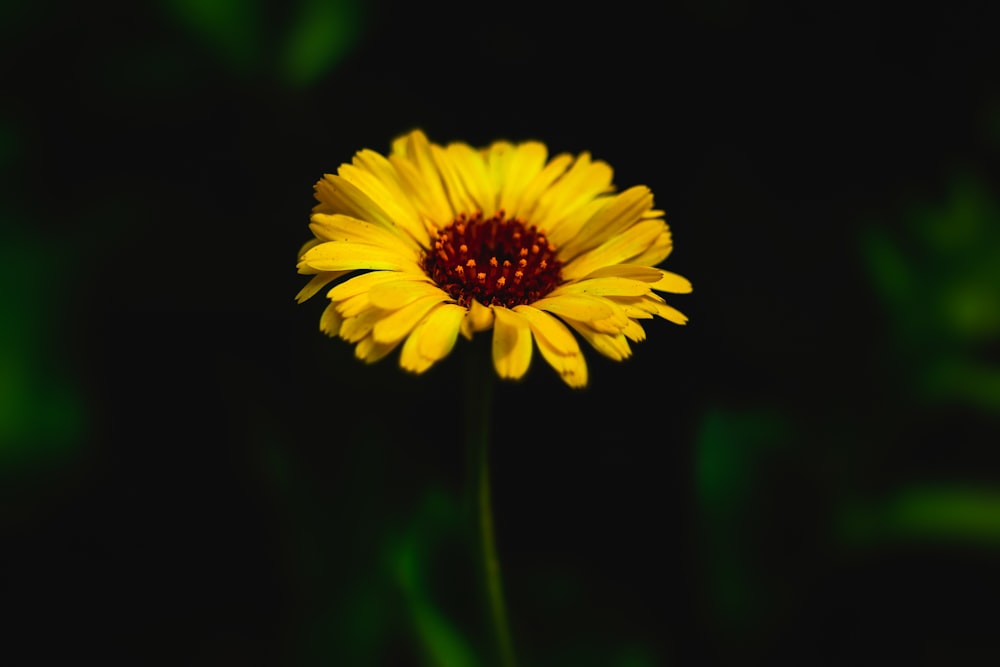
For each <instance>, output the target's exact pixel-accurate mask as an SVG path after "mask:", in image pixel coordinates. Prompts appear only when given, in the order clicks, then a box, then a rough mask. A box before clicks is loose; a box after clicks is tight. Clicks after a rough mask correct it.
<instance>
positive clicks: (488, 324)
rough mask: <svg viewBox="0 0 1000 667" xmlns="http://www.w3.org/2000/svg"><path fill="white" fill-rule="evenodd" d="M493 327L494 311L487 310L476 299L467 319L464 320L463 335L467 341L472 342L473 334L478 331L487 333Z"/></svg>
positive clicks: (467, 313)
mask: <svg viewBox="0 0 1000 667" xmlns="http://www.w3.org/2000/svg"><path fill="white" fill-rule="evenodd" d="M492 326H493V309H492V308H487V307H486V306H484V305H483V304H481V303H479V302H478V301H476V300H475V299H473V300H472V303H471V304H470V305H469V309H468V311H467V312H466V313H465V318H464V319H463V320H462V326H461V333H462V335H463V336H465V337H466V338H467V339H469V340H472V334H474V333H476V332H478V331H486V330H487V329H490V328H492Z"/></svg>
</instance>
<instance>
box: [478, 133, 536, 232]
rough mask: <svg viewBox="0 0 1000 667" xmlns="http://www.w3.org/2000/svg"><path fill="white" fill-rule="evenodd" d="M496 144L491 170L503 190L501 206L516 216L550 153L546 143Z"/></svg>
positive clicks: (490, 154)
mask: <svg viewBox="0 0 1000 667" xmlns="http://www.w3.org/2000/svg"><path fill="white" fill-rule="evenodd" d="M499 146H504V144H494V147H491V150H490V152H489V153H488V160H489V162H490V166H491V168H492V169H491V172H492V176H493V179H494V183H495V184H496V189H497V191H499V193H500V202H499V205H500V208H502V209H503V210H504V211H505V212H506V213H507V215H508V216H516V215H517V212H518V209H519V208H520V206H521V202H522V197H523V196H524V193H525V190H526V189H527V188H528V186H529V185H530V184H531V182H532V181H533V180H534V179H535V178H536V177H537V176H538V175H539V174H540V173H541V171H542V168H543V167H544V166H545V159H546V158H547V157H548V150H547V149H546V148H545V144H542V143H539V142H537V141H529V142H526V143H523V144H518V145H517V146H510V144H506V146H507V148H503V149H502V150H498V148H497V147H499Z"/></svg>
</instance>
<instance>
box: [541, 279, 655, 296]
mask: <svg viewBox="0 0 1000 667" xmlns="http://www.w3.org/2000/svg"><path fill="white" fill-rule="evenodd" d="M650 287H651V285H650V284H649V283H647V282H643V281H641V280H632V279H631V278H618V277H616V276H610V277H607V278H589V279H587V280H580V281H578V282H573V283H566V284H565V285H561V286H559V287H557V288H556V289H554V290H552V292H551V293H550V296H553V297H554V296H559V295H562V294H591V295H594V296H604V295H609V294H610V295H615V296H642V295H643V294H647V293H649V290H650Z"/></svg>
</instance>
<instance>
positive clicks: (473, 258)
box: [421, 211, 562, 308]
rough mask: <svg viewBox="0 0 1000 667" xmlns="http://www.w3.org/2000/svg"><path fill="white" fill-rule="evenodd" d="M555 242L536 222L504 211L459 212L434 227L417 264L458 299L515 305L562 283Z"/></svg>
mask: <svg viewBox="0 0 1000 667" xmlns="http://www.w3.org/2000/svg"><path fill="white" fill-rule="evenodd" d="M555 250H556V249H555V246H553V245H552V244H551V243H549V242H548V240H546V238H545V235H544V234H542V233H541V232H540V231H538V228H536V227H535V226H534V225H532V226H531V227H527V226H525V224H524V222H523V221H521V220H518V219H517V218H506V217H505V216H504V212H503V211H499V212H497V213H496V214H495V215H493V217H491V218H485V219H484V218H483V214H482V213H481V212H479V211H477V212H476V213H474V214H473V215H472V217H469V216H467V215H466V214H465V213H459V215H458V217H457V218H455V221H454V222H452V223H451V224H450V225H448V226H447V227H445V228H444V229H442V230H441V231H440V232H438V235H437V238H436V239H434V243H433V246H432V247H431V249H430V250H429V251H428V252H427V253H426V254H425V255H424V257H423V259H422V261H421V265H422V266H423V269H424V271H426V272H427V275H428V276H430V277H431V279H432V280H433V281H434V282H435V283H437V284H438V286H440V287H441V289H443V290H444V291H445V292H447V293H448V294H450V295H451V296H452V298H454V299H455V300H456V301H458V303H459V304H460V305H463V306H467V305H469V303H470V302H471V300H472V299H475V300H477V301H479V303H481V304H483V305H485V306H505V307H507V308H513V307H514V306H516V305H519V304H530V303H532V302H534V301H537V300H538V299H541V298H542V297H544V296H545V295H546V294H548V293H549V292H551V291H552V290H553V289H555V288H556V287H557V286H559V285H560V284H561V283H562V262H560V261H559V260H558V259H556V255H555Z"/></svg>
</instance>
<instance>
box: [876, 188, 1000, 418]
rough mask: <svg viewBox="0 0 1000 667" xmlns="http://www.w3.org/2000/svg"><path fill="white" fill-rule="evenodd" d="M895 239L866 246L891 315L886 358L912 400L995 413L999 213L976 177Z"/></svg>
mask: <svg viewBox="0 0 1000 667" xmlns="http://www.w3.org/2000/svg"><path fill="white" fill-rule="evenodd" d="M905 223H906V224H905V227H904V228H903V231H902V232H899V233H896V234H893V233H890V232H889V231H888V229H886V228H885V227H884V226H872V227H871V228H870V229H869V230H868V231H867V233H866V235H865V237H864V246H863V247H864V251H865V257H866V259H867V263H868V266H869V269H870V271H871V274H872V277H873V279H874V282H875V287H876V289H877V291H878V294H879V296H880V297H881V298H882V301H883V303H884V304H885V307H886V309H887V310H888V313H889V315H890V318H889V319H890V322H891V324H890V326H891V336H892V339H893V345H892V349H893V350H895V354H898V355H899V358H898V362H899V365H900V367H901V368H903V369H904V373H905V374H906V375H907V376H908V377H907V378H906V379H907V383H910V382H912V384H913V386H914V387H915V389H916V391H917V392H918V394H920V395H921V396H923V397H924V398H930V399H933V400H937V399H940V400H945V401H952V402H958V403H965V404H969V405H973V406H977V407H979V408H982V409H985V410H989V411H993V412H996V411H1000V367H997V366H996V365H995V361H994V360H990V359H988V355H987V350H988V348H989V347H990V346H992V345H996V344H997V341H1000V207H998V204H997V201H996V199H995V197H994V196H993V194H992V193H991V192H990V190H989V189H988V188H987V187H986V185H985V184H983V183H982V182H981V180H980V179H979V178H977V177H975V176H973V175H970V174H964V175H960V176H958V177H956V178H955V179H954V181H953V182H952V184H951V188H950V190H949V192H948V195H947V197H946V198H945V199H944V201H941V202H937V203H926V202H924V203H920V204H918V205H915V206H912V207H911V208H910V209H909V210H908V212H907V213H906V219H905Z"/></svg>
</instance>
